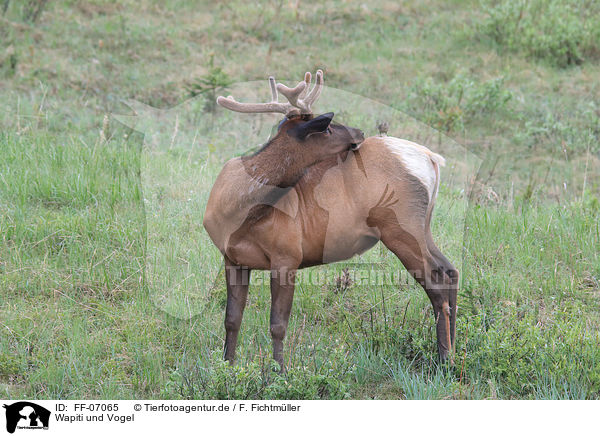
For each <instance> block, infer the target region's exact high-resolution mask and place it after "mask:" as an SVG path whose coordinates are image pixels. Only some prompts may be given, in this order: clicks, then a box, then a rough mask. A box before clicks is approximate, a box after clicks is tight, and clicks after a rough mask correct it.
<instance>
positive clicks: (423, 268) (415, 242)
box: [367, 207, 458, 360]
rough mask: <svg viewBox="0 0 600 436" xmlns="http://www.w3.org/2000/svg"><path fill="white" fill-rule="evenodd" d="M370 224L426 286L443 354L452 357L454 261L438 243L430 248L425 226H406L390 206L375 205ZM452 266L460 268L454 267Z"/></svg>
mask: <svg viewBox="0 0 600 436" xmlns="http://www.w3.org/2000/svg"><path fill="white" fill-rule="evenodd" d="M367 224H368V225H369V226H371V227H377V229H378V230H379V232H380V234H381V241H382V242H383V243H384V244H385V246H386V247H388V248H389V249H390V250H391V251H392V252H393V253H394V254H395V255H396V256H397V257H398V259H400V261H401V262H402V264H403V265H404V266H405V267H406V269H407V270H408V272H409V273H410V274H411V275H412V276H413V277H414V278H415V280H417V282H418V283H419V284H420V285H421V286H422V287H423V289H425V292H426V293H427V296H428V297H429V300H430V301H431V304H432V306H433V312H434V317H435V322H436V332H437V345H438V352H439V355H440V358H441V359H442V360H446V359H447V358H448V357H451V356H450V353H451V351H452V349H453V342H454V337H453V336H454V335H453V331H454V328H453V327H454V318H455V316H453V313H455V310H456V288H457V286H458V284H457V282H456V283H455V284H452V281H451V280H450V275H449V274H448V273H447V272H446V271H447V270H448V269H449V266H451V264H450V262H448V261H447V260H446V258H445V257H444V256H443V255H442V254H441V252H439V250H438V249H437V247H435V245H433V246H432V248H435V249H434V250H433V252H432V251H431V250H430V248H429V247H430V244H428V241H427V239H428V236H427V235H426V233H425V231H424V226H421V225H418V223H415V225H414V226H412V227H411V228H404V227H403V226H402V225H401V224H400V223H399V222H398V220H397V218H396V214H395V212H394V211H393V210H392V209H391V208H390V207H375V208H373V209H372V210H371V211H370V213H369V218H368V220H367ZM452 270H453V271H456V270H455V269H454V267H452ZM450 274H452V273H450ZM456 276H458V273H456Z"/></svg>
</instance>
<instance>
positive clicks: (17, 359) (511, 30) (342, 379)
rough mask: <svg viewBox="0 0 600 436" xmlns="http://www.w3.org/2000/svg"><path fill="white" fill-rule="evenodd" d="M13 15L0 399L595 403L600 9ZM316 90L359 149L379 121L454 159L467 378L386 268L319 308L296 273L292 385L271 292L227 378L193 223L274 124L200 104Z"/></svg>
mask: <svg viewBox="0 0 600 436" xmlns="http://www.w3.org/2000/svg"><path fill="white" fill-rule="evenodd" d="M0 14H1V15H0V108H1V110H0V211H1V214H0V237H1V241H0V397H9V398H15V399H16V398H61V399H66V398H94V399H96V398H99V399H110V398H123V399H132V398H169V399H180V398H211V399H217V398H218V399H221V398H245V399H248V398H273V399H279V398H294V399H312V398H315V399H318V398H323V399H339V398H352V399H369V398H375V399H500V398H503V399H600V256H599V252H600V250H599V247H600V224H599V221H600V220H599V216H600V5H599V4H598V3H597V2H594V1H591V0H590V1H575V0H563V1H557V0H551V1H542V0H533V1H529V2H523V1H518V0H499V1H495V2H490V1H482V2H479V1H468V0H462V1H459V0H455V1H451V2H443V1H437V0H426V1H408V2H402V3H401V4H399V2H391V1H390V2H386V1H376V2H369V3H368V4H367V3H364V4H362V3H360V2H346V1H338V0H335V1H328V2H320V3H319V4H316V5H313V4H309V3H303V2H300V1H291V2H288V1H271V2H262V3H250V2H237V1H234V2H206V3H205V4H202V5H200V6H199V5H198V4H197V3H196V2H188V1H185V0H170V1H167V2H160V1H152V0H142V1H135V2H134V1H130V0H127V1H121V2H116V1H110V0H94V1H83V0H53V1H49V2H47V3H46V2H43V1H40V0H33V1H29V2H21V1H17V0H9V1H7V0H4V1H3V2H0ZM224 23H226V24H224ZM317 68H322V69H323V70H324V71H325V80H326V84H327V85H329V86H331V87H333V88H337V90H335V89H333V88H331V90H330V91H328V92H330V93H329V95H324V100H323V101H321V104H320V106H319V107H322V108H323V109H326V110H330V109H331V110H335V111H336V114H338V115H337V116H336V118H337V117H340V119H341V120H342V121H346V122H347V123H348V124H351V125H357V126H358V127H361V128H363V129H364V130H365V131H367V132H368V133H370V134H373V133H375V122H374V120H373V118H372V113H374V112H372V111H371V112H370V108H378V109H377V110H379V111H380V112H377V113H378V114H380V113H385V114H386V115H385V116H386V117H388V118H389V119H392V121H393V122H392V123H391V124H392V129H391V130H390V132H391V133H393V134H394V135H396V136H402V137H406V138H409V139H417V140H419V141H420V142H422V143H423V144H424V145H427V146H429V147H431V148H432V149H434V150H436V151H440V152H441V153H442V154H444V155H445V156H446V158H447V159H448V162H449V165H448V167H446V168H445V169H444V172H443V173H442V177H443V182H442V186H441V192H440V195H439V200H438V204H437V206H436V207H437V210H436V213H435V215H434V224H433V228H434V230H433V233H434V236H435V239H436V241H437V242H438V243H439V245H440V247H441V248H442V250H443V251H444V252H446V253H447V254H448V257H449V258H450V259H451V260H452V261H453V262H454V263H455V264H456V265H459V266H460V269H461V291H460V294H459V309H458V321H457V348H456V356H455V361H456V364H455V365H454V366H441V365H440V364H439V363H437V361H436V356H435V351H436V350H435V332H434V328H433V316H432V310H431V307H430V304H429V301H428V299H427V297H426V295H425V293H424V292H423V291H422V289H421V288H420V287H419V286H418V285H416V284H415V283H414V282H413V281H412V280H408V281H406V282H405V283H404V284H402V285H401V286H396V285H390V284H383V285H373V284H372V283H362V282H361V281H360V280H358V279H357V278H356V275H353V273H356V271H358V272H359V273H360V272H361V271H362V272H364V271H366V272H367V273H369V272H373V271H374V272H384V273H390V272H399V271H403V268H402V266H401V264H400V263H399V261H398V260H397V259H396V258H395V257H394V256H393V255H392V254H391V253H389V252H387V250H386V249H385V248H384V247H382V246H380V245H378V246H376V247H375V248H374V249H373V250H372V251H370V252H369V253H367V254H365V255H364V256H362V257H361V258H359V259H352V260H351V261H349V262H346V263H340V264H335V265H329V266H326V267H320V268H318V269H315V270H313V271H317V273H321V274H322V275H323V276H324V277H325V280H321V281H319V282H317V283H315V282H311V281H310V280H309V277H310V274H311V272H310V270H307V271H305V272H303V273H302V275H301V280H300V281H301V284H300V285H299V286H298V287H297V289H296V296H295V301H294V308H293V312H292V318H291V321H290V328H289V330H288V335H287V338H286V342H285V344H286V360H287V362H288V371H287V373H286V374H284V375H279V374H278V373H277V372H276V371H274V366H273V365H274V364H273V363H272V361H271V359H270V355H271V349H270V347H271V345H270V337H269V329H268V316H269V305H270V295H269V290H268V286H267V285H266V282H267V280H266V279H265V278H266V276H265V275H264V274H262V273H258V274H256V275H255V277H254V279H255V284H254V286H253V287H252V288H251V291H250V298H249V303H248V307H247V309H246V312H245V316H244V321H243V324H242V333H241V339H240V344H239V350H238V355H239V360H238V362H237V364H236V366H234V367H229V366H228V365H227V364H225V363H224V362H222V359H221V351H222V346H223V339H224V329H223V327H222V322H223V316H224V305H225V299H226V291H225V283H224V277H223V272H222V269H221V259H220V258H219V256H218V253H217V252H216V249H215V248H214V247H213V246H212V244H211V243H210V241H209V239H208V237H207V235H206V232H205V231H204V230H203V228H202V225H201V222H202V214H203V206H204V205H205V203H206V197H207V195H208V190H209V189H210V186H211V184H212V182H213V181H214V178H215V177H216V174H217V173H218V171H219V170H220V168H221V166H222V165H223V163H224V162H225V161H226V160H227V159H229V158H231V157H233V156H235V155H239V154H241V153H244V152H247V151H248V150H250V149H251V148H253V147H255V146H256V145H257V144H258V143H259V141H260V140H261V139H264V138H265V137H266V134H268V132H269V129H270V128H271V126H272V124H273V122H275V120H276V119H275V118H268V117H266V118H251V119H250V120H249V121H248V120H246V119H244V118H243V116H240V115H237V116H236V115H232V114H225V113H224V112H223V111H221V110H217V111H215V110H214V107H213V105H212V104H211V102H212V101H214V100H213V97H214V95H215V94H219V93H220V92H223V93H231V94H233V95H235V96H238V95H239V93H243V92H244V90H248V86H247V85H244V82H248V81H255V80H261V81H262V82H261V84H260V85H259V86H261V87H263V88H259V89H258V90H257V92H258V95H260V96H263V97H264V96H265V95H266V94H267V89H266V81H264V79H265V78H266V77H267V76H268V75H270V74H274V75H276V76H277V77H278V78H281V79H282V80H286V79H296V80H298V79H299V78H300V77H302V75H303V73H304V72H305V71H308V70H310V71H315V70H316V69H317ZM286 83H287V82H286ZM224 85H228V89H227V90H222V89H221V88H222V87H223V86H224ZM236 91H237V92H238V93H236ZM357 96H358V97H357ZM355 97H356V99H355V100H353V98H355ZM345 98H347V99H348V100H344V99H345ZM127 99H133V100H136V101H138V102H140V103H136V102H131V101H130V102H129V107H128V105H126V104H124V103H123V100H127ZM366 99H369V100H368V101H367V100H366ZM353 102H358V103H353ZM132 108H133V109H135V112H136V113H137V114H138V117H137V118H135V119H134V118H132V117H131V115H132V114H133V111H132ZM381 111H383V112H381ZM110 114H120V115H122V116H112V115H110ZM240 117H241V118H240ZM131 125H135V130H133V129H131V128H130V127H129V126H131ZM438 132H439V133H438ZM462 147H464V148H462ZM464 149H466V150H468V152H467V153H462V154H461V150H463V151H464ZM465 162H466V163H468V165H467V168H468V171H465V170H464V168H463V167H461V166H460V165H461V163H462V164H464V163H465ZM456 175H458V176H457V177H458V178H456V177H455V176H456ZM471 175H473V179H472V180H470V181H471V182H472V183H471V184H470V185H469V186H468V187H469V188H470V189H468V190H467V189H464V188H465V186H464V185H463V184H461V183H462V182H464V181H465V180H466V179H468V178H469V176H471ZM461 177H462V179H461ZM348 275H350V276H351V277H352V279H351V280H348V279H347V277H348ZM207 283H209V284H210V285H207Z"/></svg>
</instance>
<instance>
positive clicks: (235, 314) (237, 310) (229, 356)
mask: <svg viewBox="0 0 600 436" xmlns="http://www.w3.org/2000/svg"><path fill="white" fill-rule="evenodd" d="M225 278H226V280H227V308H226V309H225V332H226V336H225V349H224V356H225V360H228V361H229V362H232V363H233V360H234V359H235V346H236V344H237V339H238V333H239V332H240V325H241V324H242V316H243V315H244V308H245V307H246V300H247V299H248V285H249V284H250V270H249V269H248V268H246V267H242V266H239V265H235V264H233V263H232V262H231V261H230V260H229V259H225Z"/></svg>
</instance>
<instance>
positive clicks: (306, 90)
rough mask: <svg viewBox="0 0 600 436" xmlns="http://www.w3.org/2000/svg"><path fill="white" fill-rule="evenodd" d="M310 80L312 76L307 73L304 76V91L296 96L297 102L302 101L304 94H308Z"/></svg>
mask: <svg viewBox="0 0 600 436" xmlns="http://www.w3.org/2000/svg"><path fill="white" fill-rule="evenodd" d="M311 80H312V75H311V74H310V71H307V72H306V73H305V74H304V83H306V87H305V88H304V91H302V92H301V93H300V95H299V96H298V100H304V98H305V97H306V94H308V90H309V89H310V82H311Z"/></svg>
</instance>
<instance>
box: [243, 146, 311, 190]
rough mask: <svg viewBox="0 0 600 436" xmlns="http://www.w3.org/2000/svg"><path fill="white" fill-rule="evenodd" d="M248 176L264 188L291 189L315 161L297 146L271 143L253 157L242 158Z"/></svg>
mask: <svg viewBox="0 0 600 436" xmlns="http://www.w3.org/2000/svg"><path fill="white" fill-rule="evenodd" d="M242 163H243V165H244V168H245V170H246V172H247V173H248V175H249V176H250V177H252V178H253V179H254V180H256V181H257V182H259V183H261V184H262V185H264V186H272V187H273V188H291V187H292V186H294V185H295V184H296V183H297V182H298V180H300V178H302V175H303V174H304V172H305V171H306V169H307V168H308V167H310V166H311V165H314V163H315V159H314V157H313V156H310V153H308V152H307V150H303V149H302V147H301V146H300V147H299V146H298V145H297V144H294V145H287V144H277V143H274V142H271V143H269V144H267V145H266V146H264V147H263V148H262V149H261V150H260V151H258V152H257V153H256V154H254V155H251V156H244V157H242Z"/></svg>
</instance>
